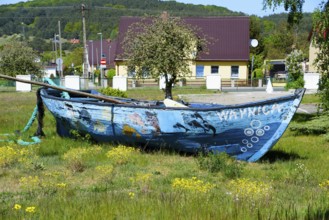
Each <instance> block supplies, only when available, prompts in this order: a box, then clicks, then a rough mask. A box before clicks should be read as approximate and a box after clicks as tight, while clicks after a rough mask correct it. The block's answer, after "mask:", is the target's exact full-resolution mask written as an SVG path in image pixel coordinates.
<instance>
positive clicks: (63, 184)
mask: <svg viewBox="0 0 329 220" xmlns="http://www.w3.org/2000/svg"><path fill="white" fill-rule="evenodd" d="M56 186H57V187H58V188H65V187H66V183H57V184H56Z"/></svg>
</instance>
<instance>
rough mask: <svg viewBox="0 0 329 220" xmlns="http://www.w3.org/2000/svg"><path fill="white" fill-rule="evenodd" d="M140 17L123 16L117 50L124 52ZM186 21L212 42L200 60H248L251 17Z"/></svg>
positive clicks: (190, 19)
mask: <svg viewBox="0 0 329 220" xmlns="http://www.w3.org/2000/svg"><path fill="white" fill-rule="evenodd" d="M140 20H141V18H140V17H122V18H121V20H120V23H119V37H118V45H117V50H116V60H119V59H118V57H119V56H118V55H120V54H122V53H123V49H122V45H121V42H122V41H123V39H124V36H125V33H126V32H127V30H128V28H129V26H130V25H131V24H133V23H135V22H139V21H140ZM182 20H183V21H184V22H185V23H187V24H190V25H193V26H196V27H197V28H198V29H200V31H202V32H203V34H205V35H206V36H209V37H210V39H213V40H212V42H210V44H209V45H208V53H207V54H205V53H202V54H201V55H200V56H199V57H198V58H197V60H200V61H248V60H249V49H250V48H249V45H250V37H249V17H195V18H183V19H182Z"/></svg>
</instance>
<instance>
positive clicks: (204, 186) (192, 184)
mask: <svg viewBox="0 0 329 220" xmlns="http://www.w3.org/2000/svg"><path fill="white" fill-rule="evenodd" d="M172 187H173V188H176V189H183V190H187V191H193V192H202V193H207V192H209V191H210V190H211V189H213V188H214V187H215V185H214V184H211V183H205V182H203V181H202V180H199V179H198V178H196V177H192V178H191V179H185V178H176V179H174V181H173V182H172Z"/></svg>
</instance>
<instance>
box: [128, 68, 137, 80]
mask: <svg viewBox="0 0 329 220" xmlns="http://www.w3.org/2000/svg"><path fill="white" fill-rule="evenodd" d="M128 77H129V78H135V77H136V71H135V68H128Z"/></svg>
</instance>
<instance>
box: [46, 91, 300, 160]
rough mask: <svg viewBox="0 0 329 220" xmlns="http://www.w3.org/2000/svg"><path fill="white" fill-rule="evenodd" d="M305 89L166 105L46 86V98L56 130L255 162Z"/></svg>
mask: <svg viewBox="0 0 329 220" xmlns="http://www.w3.org/2000/svg"><path fill="white" fill-rule="evenodd" d="M304 92H305V90H303V89H300V90H296V92H295V94H291V95H288V96H284V97H280V98H275V99H271V100H264V101H260V102H252V103H247V104H239V105H228V106H223V105H217V104H202V103H191V104H189V105H188V107H189V108H166V107H164V105H163V102H137V101H136V100H130V99H121V101H125V102H126V103H127V104H113V103H104V102H101V101H97V100H95V99H90V98H86V99H84V98H81V97H80V98H79V97H76V98H74V95H73V94H72V95H71V98H70V99H63V98H61V97H60V92H58V91H56V90H49V89H43V90H42V91H41V96H42V99H43V102H44V103H45V105H46V106H47V108H48V109H49V111H50V112H51V113H52V114H53V115H54V117H55V118H56V122H57V132H58V134H59V135H61V136H70V131H71V130H77V131H79V132H80V133H82V134H90V135H91V137H92V138H93V139H95V140H96V141H99V142H118V143H122V144H132V145H143V146H144V145H145V146H150V147H159V146H161V147H171V148H174V149H176V150H179V151H184V152H197V151H211V152H226V153H227V154H229V155H231V156H234V157H235V158H237V159H238V160H245V161H251V162H252V161H257V160H258V159H259V158H261V157H262V156H263V155H264V154H265V153H266V152H267V151H268V150H270V149H271V148H272V147H273V145H274V144H275V143H276V142H277V141H278V140H279V138H280V137H281V136H282V134H283V132H284V131H285V130H286V128H287V126H288V124H289V123H290V121H291V119H292V117H293V115H294V113H295V112H296V110H297V108H298V106H299V104H300V102H301V99H302V97H303V95H304Z"/></svg>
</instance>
